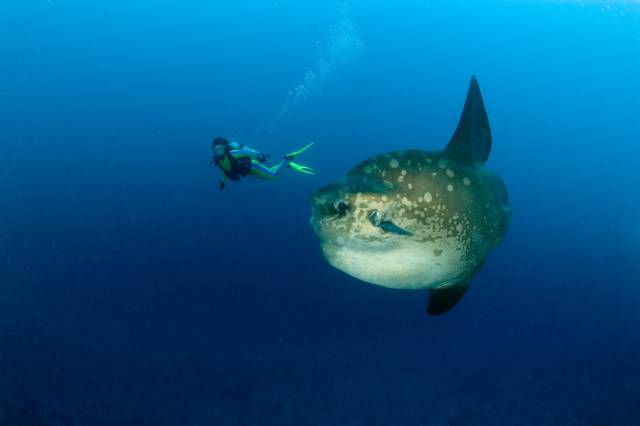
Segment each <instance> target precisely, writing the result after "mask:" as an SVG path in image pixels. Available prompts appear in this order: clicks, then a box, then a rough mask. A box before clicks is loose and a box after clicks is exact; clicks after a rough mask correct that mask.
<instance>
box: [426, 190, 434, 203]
mask: <svg viewBox="0 0 640 426" xmlns="http://www.w3.org/2000/svg"><path fill="white" fill-rule="evenodd" d="M424 200H425V201H426V202H427V203H430V202H431V200H433V197H432V196H431V193H430V192H425V193H424Z"/></svg>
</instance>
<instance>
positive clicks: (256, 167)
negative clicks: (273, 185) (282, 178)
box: [251, 160, 289, 180]
mask: <svg viewBox="0 0 640 426" xmlns="http://www.w3.org/2000/svg"><path fill="white" fill-rule="evenodd" d="M288 165H289V161H288V160H285V161H282V162H280V163H278V164H276V165H275V166H271V167H267V166H265V165H264V164H262V163H259V162H257V161H252V162H251V176H253V177H255V178H258V179H269V180H275V179H277V178H278V175H279V174H280V172H282V170H284V169H285V168H286V167H287V166H288Z"/></svg>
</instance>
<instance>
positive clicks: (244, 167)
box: [209, 137, 314, 190]
mask: <svg viewBox="0 0 640 426" xmlns="http://www.w3.org/2000/svg"><path fill="white" fill-rule="evenodd" d="M312 145H313V143H310V144H308V145H306V146H304V147H302V148H300V149H299V150H297V151H294V152H292V153H290V154H287V155H285V156H284V160H282V161H281V162H280V163H278V164H276V165H274V166H271V167H269V166H267V165H265V163H266V161H267V157H268V155H265V154H263V153H261V152H259V151H256V150H255V149H251V148H249V147H247V146H244V145H242V144H240V143H238V142H235V141H229V140H227V139H225V138H221V137H217V138H215V139H214V140H213V144H212V148H213V157H212V158H211V162H210V163H209V167H211V166H213V165H215V166H216V167H218V168H220V170H221V171H222V178H221V179H220V186H219V189H220V190H222V189H224V187H225V186H226V185H227V180H228V179H231V180H233V181H237V180H239V179H240V178H241V177H245V176H253V177H256V178H258V179H270V180H275V179H277V178H278V175H279V174H280V172H282V170H284V169H285V168H290V169H292V170H294V171H296V172H298V173H302V174H305V175H313V174H314V171H313V169H312V168H310V167H307V166H303V165H302V164H298V163H294V162H293V160H294V159H295V158H296V157H297V156H298V155H300V154H302V153H303V152H305V151H306V150H307V149H309V148H311V146H312Z"/></svg>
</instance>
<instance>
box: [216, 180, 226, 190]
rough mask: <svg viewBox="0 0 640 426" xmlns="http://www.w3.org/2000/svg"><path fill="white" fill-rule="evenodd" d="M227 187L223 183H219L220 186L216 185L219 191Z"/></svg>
mask: <svg viewBox="0 0 640 426" xmlns="http://www.w3.org/2000/svg"><path fill="white" fill-rule="evenodd" d="M225 186H227V184H226V183H225V182H220V185H218V189H219V190H220V191H222V190H223V189H224V187H225Z"/></svg>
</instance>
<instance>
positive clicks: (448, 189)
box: [447, 184, 453, 192]
mask: <svg viewBox="0 0 640 426" xmlns="http://www.w3.org/2000/svg"><path fill="white" fill-rule="evenodd" d="M447 191H449V192H453V185H451V184H449V185H447Z"/></svg>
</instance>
